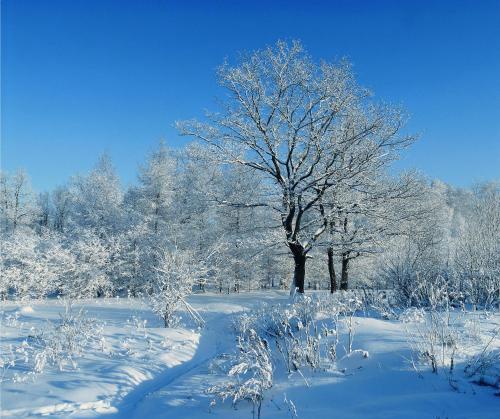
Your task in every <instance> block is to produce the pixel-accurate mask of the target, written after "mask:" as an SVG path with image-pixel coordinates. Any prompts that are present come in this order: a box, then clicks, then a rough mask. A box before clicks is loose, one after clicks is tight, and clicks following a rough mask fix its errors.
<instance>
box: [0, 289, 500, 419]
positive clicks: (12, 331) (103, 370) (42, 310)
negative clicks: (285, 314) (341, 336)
mask: <svg viewBox="0 0 500 419" xmlns="http://www.w3.org/2000/svg"><path fill="white" fill-rule="evenodd" d="M287 299H288V295H287V293H286V292H271V291H268V292H252V293H242V294H232V295H224V294H222V295H219V294H200V295H192V296H191V297H189V299H188V300H189V302H190V304H192V306H193V307H194V308H195V309H196V310H197V311H198V312H199V313H200V314H201V315H202V316H203V318H204V319H205V320H206V325H205V327H204V328H203V329H201V330H198V329H196V328H195V326H194V325H191V324H190V323H189V321H188V319H189V318H188V317H186V321H187V323H186V322H184V327H183V328H181V327H179V328H175V329H165V328H163V327H162V320H161V319H159V318H157V317H156V316H155V315H154V314H152V313H151V311H150V310H149V309H148V307H147V305H145V304H144V303H143V302H142V301H141V300H139V299H116V298H114V299H99V300H85V301H79V302H78V303H76V304H75V308H79V307H81V306H83V307H85V309H86V310H87V311H88V315H89V316H92V317H94V318H97V319H99V320H100V321H102V322H104V325H103V336H104V337H105V340H106V347H105V351H104V352H102V351H93V352H90V353H86V354H85V356H84V358H83V359H80V360H78V369H77V370H68V371H63V372H60V371H58V370H57V369H55V368H47V369H46V371H44V372H43V373H42V374H39V375H37V376H36V377H35V378H34V381H28V382H24V383H22V382H17V383H16V382H12V381H5V382H4V383H2V384H1V416H2V417H6V418H18V417H33V416H35V417H36V416H48V417H109V418H144V417H175V418H205V417H206V418H213V417H214V416H216V417H221V418H240V417H241V418H248V417H250V415H251V414H252V413H251V409H252V407H251V405H250V404H247V403H245V402H242V403H240V404H238V406H237V410H235V409H233V408H232V407H231V404H230V402H226V403H225V404H220V403H219V402H218V403H217V405H216V406H213V407H210V401H211V400H212V398H213V396H212V395H208V394H205V390H206V388H207V387H208V386H209V385H213V384H216V383H217V382H219V381H220V380H222V379H223V376H222V374H220V373H218V372H217V368H216V367H215V365H216V363H217V360H218V359H219V358H220V356H221V354H227V353H231V351H234V350H235V335H234V332H233V330H232V326H231V324H232V321H233V318H234V316H233V314H235V313H239V312H242V311H243V310H252V309H254V308H255V307H257V306H258V305H259V304H260V303H261V302H263V301H267V302H268V303H270V302H274V301H286V300H287ZM62 310H64V306H63V303H62V302H61V301H58V300H48V301H30V302H29V305H28V304H16V303H11V302H9V303H3V305H2V313H1V318H2V325H1V348H2V350H5V348H6V347H7V346H8V345H9V344H13V345H15V344H20V343H21V341H22V336H26V335H27V334H29V333H30V330H31V328H32V327H40V326H42V325H43V324H44V322H46V319H49V320H51V319H52V320H54V319H57V318H58V313H59V312H61V311H62ZM144 321H145V322H144ZM489 321H490V322H493V323H496V324H497V325H498V323H500V321H499V318H498V315H496V316H493V317H491V318H490V320H489ZM355 323H356V332H355V335H354V340H353V349H354V350H353V352H351V354H340V355H342V356H339V359H338V361H337V362H336V365H335V368H332V369H329V370H325V371H317V372H310V371H304V376H303V377H302V376H301V375H299V374H297V373H294V374H292V375H291V376H289V375H288V374H287V373H286V372H285V371H284V370H280V369H277V370H276V371H275V372H274V384H273V387H272V388H271V389H270V390H269V391H267V392H266V393H265V399H264V402H263V405H262V417H263V418H270V417H272V418H289V417H291V414H290V412H289V404H287V403H286V402H285V397H286V399H287V400H289V401H292V402H293V404H294V405H295V406H296V409H297V414H298V417H299V418H314V419H318V418H323V417H341V418H359V417H363V418H400V417H405V418H427V417H428V418H436V417H442V418H444V417H449V418H496V417H498V411H499V407H500V406H499V404H498V403H499V401H498V397H496V396H495V394H494V393H495V390H494V389H493V388H491V387H481V386H477V385H474V384H472V383H471V382H470V381H468V380H466V379H460V380H459V382H458V391H456V390H454V389H453V388H452V387H451V386H450V384H449V382H448V380H447V378H446V377H445V376H444V375H442V374H438V375H436V374H432V373H431V372H430V370H429V369H427V368H424V367H422V368H421V369H420V373H419V372H417V371H415V370H414V368H413V367H412V365H411V363H410V362H409V361H408V360H409V359H410V358H411V349H410V347H409V344H408V342H407V335H406V332H405V324H403V323H402V322H399V321H396V320H381V319H378V318H374V317H364V316H359V317H355ZM493 345H495V347H497V348H498V347H500V344H499V342H498V340H496V341H495V342H494V343H493ZM495 347H494V348H495ZM494 348H492V349H494ZM16 368H21V367H20V366H16V367H13V369H12V370H11V371H8V374H12V373H14V372H15V371H16ZM460 368H461V365H457V367H456V370H457V371H458V370H460ZM462 369H463V366H462ZM497 391H498V390H497Z"/></svg>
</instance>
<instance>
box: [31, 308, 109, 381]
mask: <svg viewBox="0 0 500 419" xmlns="http://www.w3.org/2000/svg"><path fill="white" fill-rule="evenodd" d="M59 317H60V319H59V321H57V322H51V321H49V322H47V327H46V328H45V329H44V330H42V331H40V332H37V333H36V334H35V336H34V337H33V343H32V346H33V347H34V366H33V370H34V372H36V373H41V372H43V371H44V369H45V367H46V366H47V365H51V366H57V368H58V369H59V370H60V371H63V370H64V369H65V367H66V366H67V365H69V366H71V367H72V368H73V369H76V368H77V366H78V365H77V359H78V358H81V357H82V356H84V355H85V353H86V352H87V351H88V350H89V349H91V348H94V347H102V344H101V343H102V340H101V336H102V327H101V326H100V325H99V324H98V323H97V321H96V320H95V319H91V318H89V317H87V313H86V312H85V311H84V310H83V308H81V309H80V310H78V311H75V310H74V309H73V306H72V303H71V301H69V300H68V301H66V304H65V309H64V311H63V312H62V313H60V314H59Z"/></svg>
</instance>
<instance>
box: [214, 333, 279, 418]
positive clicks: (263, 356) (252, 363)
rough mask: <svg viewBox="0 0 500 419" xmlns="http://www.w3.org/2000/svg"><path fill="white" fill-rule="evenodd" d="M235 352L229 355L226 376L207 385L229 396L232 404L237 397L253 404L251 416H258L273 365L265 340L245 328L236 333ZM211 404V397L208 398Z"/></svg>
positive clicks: (225, 398) (270, 381) (216, 392)
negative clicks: (222, 379) (225, 380)
mask: <svg viewBox="0 0 500 419" xmlns="http://www.w3.org/2000/svg"><path fill="white" fill-rule="evenodd" d="M237 347H238V354H237V355H235V356H234V357H232V358H231V359H230V363H231V367H230V369H229V371H228V373H227V375H228V376H229V377H230V380H229V381H227V382H224V383H222V384H219V385H215V386H212V387H209V388H208V389H207V393H208V394H213V395H215V396H216V397H217V398H219V399H221V400H222V402H224V401H225V400H227V399H231V402H232V404H233V406H235V405H236V404H237V403H238V402H239V401H241V400H249V401H251V402H252V404H253V409H254V416H255V415H256V416H257V418H260V415H261V407H262V400H263V398H264V392H265V390H267V389H269V388H271V387H272V385H273V365H272V362H271V355H270V352H269V344H268V343H267V341H266V340H264V339H262V338H260V337H259V335H258V334H257V332H256V331H255V330H253V329H249V330H248V332H247V333H246V335H244V336H238V344H237ZM212 405H215V400H214V401H212Z"/></svg>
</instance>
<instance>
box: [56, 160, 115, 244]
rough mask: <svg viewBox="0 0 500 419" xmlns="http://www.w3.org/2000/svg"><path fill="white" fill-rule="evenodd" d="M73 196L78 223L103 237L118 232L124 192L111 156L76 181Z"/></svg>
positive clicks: (73, 218) (74, 220) (73, 217)
mask: <svg viewBox="0 0 500 419" xmlns="http://www.w3.org/2000/svg"><path fill="white" fill-rule="evenodd" d="M61 198H62V199H64V198H63V197H61ZM72 199H73V202H72V221H73V223H74V224H76V226H78V227H83V228H87V229H92V230H93V231H95V232H97V233H98V234H99V235H100V236H101V237H104V236H105V235H106V234H112V233H114V232H116V230H117V229H118V227H119V224H120V215H121V204H122V200H123V193H122V190H121V185H120V180H119V178H118V176H117V174H116V172H115V169H114V167H113V165H112V163H111V160H110V158H109V156H107V155H106V154H103V155H102V156H101V157H100V158H99V161H98V162H97V164H96V166H95V167H94V169H93V170H92V171H91V172H90V173H89V174H88V175H87V176H78V177H76V178H75V179H74V180H73V182H72Z"/></svg>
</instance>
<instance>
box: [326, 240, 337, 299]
mask: <svg viewBox="0 0 500 419" xmlns="http://www.w3.org/2000/svg"><path fill="white" fill-rule="evenodd" d="M328 274H329V275H330V292H331V293H332V294H333V293H334V292H335V291H337V277H336V276H335V265H334V263H333V248H332V247H329V248H328Z"/></svg>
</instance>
